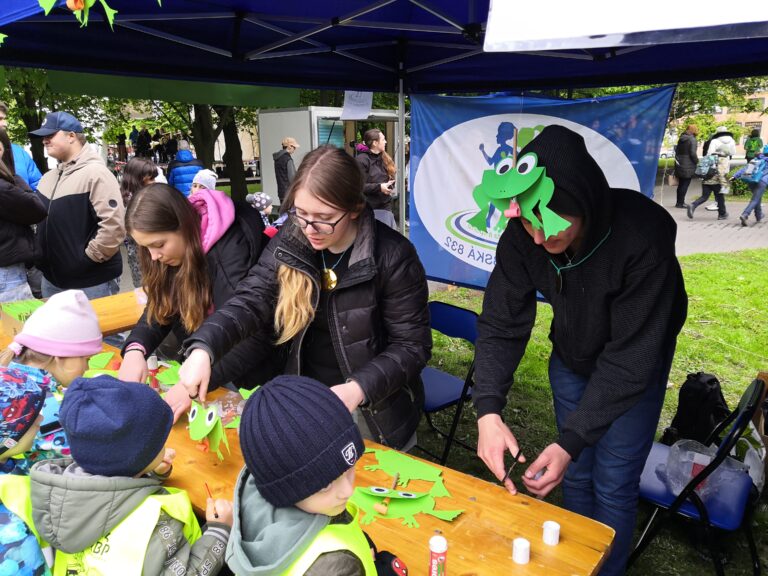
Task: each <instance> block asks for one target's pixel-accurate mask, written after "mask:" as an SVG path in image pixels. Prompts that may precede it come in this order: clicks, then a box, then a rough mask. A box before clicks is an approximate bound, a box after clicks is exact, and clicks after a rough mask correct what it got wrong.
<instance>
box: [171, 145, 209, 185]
mask: <svg viewBox="0 0 768 576" xmlns="http://www.w3.org/2000/svg"><path fill="white" fill-rule="evenodd" d="M204 168H205V166H204V165H203V163H202V162H200V160H198V159H197V158H195V157H194V155H193V154H192V152H191V151H190V150H189V142H187V141H186V140H180V141H179V151H178V152H177V154H176V159H175V160H174V161H173V162H171V163H170V164H168V184H170V185H171V186H173V187H174V188H176V190H178V191H179V192H181V193H182V194H184V196H189V192H190V190H191V188H192V182H193V181H194V179H195V176H196V175H197V173H198V172H200V170H203V169H204Z"/></svg>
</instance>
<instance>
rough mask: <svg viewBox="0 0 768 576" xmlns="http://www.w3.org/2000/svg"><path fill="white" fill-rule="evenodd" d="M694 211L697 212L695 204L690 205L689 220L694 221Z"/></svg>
mask: <svg viewBox="0 0 768 576" xmlns="http://www.w3.org/2000/svg"><path fill="white" fill-rule="evenodd" d="M694 210H696V206H694V205H693V204H690V205H689V206H688V218H690V219H691V220H693V211H694Z"/></svg>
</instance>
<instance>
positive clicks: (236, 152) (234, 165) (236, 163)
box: [214, 106, 248, 201]
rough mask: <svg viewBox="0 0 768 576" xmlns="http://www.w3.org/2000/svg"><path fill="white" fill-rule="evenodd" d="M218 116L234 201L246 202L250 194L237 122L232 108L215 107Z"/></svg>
mask: <svg viewBox="0 0 768 576" xmlns="http://www.w3.org/2000/svg"><path fill="white" fill-rule="evenodd" d="M214 108H215V110H216V114H218V115H219V118H220V119H221V120H220V122H219V126H220V127H222V128H223V131H224V145H225V146H226V150H225V151H224V163H225V164H226V165H227V172H228V173H229V185H230V186H231V190H232V193H231V195H232V200H235V201H237V200H245V195H246V194H248V184H247V183H246V181H245V168H244V167H243V149H242V147H241V146H240V138H239V136H238V134H237V122H235V113H234V109H233V108H232V106H215V107H214Z"/></svg>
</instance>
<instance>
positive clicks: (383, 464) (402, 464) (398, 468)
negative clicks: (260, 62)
mask: <svg viewBox="0 0 768 576" xmlns="http://www.w3.org/2000/svg"><path fill="white" fill-rule="evenodd" d="M365 453H366V454H368V453H372V454H375V455H376V459H377V460H378V461H379V463H378V464H369V465H368V466H366V467H365V469H366V470H371V471H375V470H384V472H386V473H387V474H389V475H390V476H392V477H394V476H395V474H399V475H400V479H399V480H398V482H397V485H398V486H401V487H403V488H405V487H406V486H408V482H410V481H411V480H426V481H428V482H434V483H435V485H434V486H433V487H432V490H430V492H429V493H430V494H432V496H435V497H436V498H442V497H449V498H450V496H451V494H450V492H448V490H447V489H446V488H445V484H443V471H442V470H440V468H438V467H437V466H432V465H431V464H427V463H426V462H422V461H420V460H416V459H414V458H411V457H410V456H406V455H405V454H403V453H402V452H398V451H397V450H376V449H373V448H369V449H367V450H366V451H365Z"/></svg>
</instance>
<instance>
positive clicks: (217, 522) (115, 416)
mask: <svg viewBox="0 0 768 576" xmlns="http://www.w3.org/2000/svg"><path fill="white" fill-rule="evenodd" d="M60 420H61V424H62V426H63V427H64V431H65V432H66V434H67V438H68V439H69V444H70V449H71V451H72V457H73V458H60V459H56V460H48V461H44V462H38V463H37V464H35V465H34V466H33V467H32V471H31V481H32V515H33V518H34V522H35V526H37V527H38V529H39V531H40V535H41V537H42V538H44V539H45V540H47V541H49V542H55V547H56V557H55V560H54V566H55V567H56V568H57V570H58V569H60V566H61V565H63V570H62V571H61V573H62V574H63V573H65V572H66V574H78V575H80V574H82V575H85V574H91V573H98V574H121V575H122V574H125V575H126V576H127V575H133V574H135V575H137V576H139V575H143V576H160V575H161V574H162V575H164V574H206V575H215V574H218V572H219V571H220V570H221V568H222V566H223V565H224V551H225V549H226V545H227V540H228V538H229V531H230V528H231V525H232V503H231V502H228V501H227V500H216V501H215V502H214V500H213V499H209V500H208V506H207V510H206V515H205V516H206V519H207V520H208V524H206V526H205V530H204V531H203V532H202V533H201V530H200V526H199V524H198V522H197V519H196V518H195V515H194V512H193V510H192V505H191V503H190V501H189V496H188V495H187V493H186V492H184V491H183V490H178V489H174V488H166V487H164V486H163V484H162V481H163V479H165V478H167V477H168V475H169V474H170V472H171V460H172V459H173V455H174V454H173V451H172V450H167V449H166V448H165V442H166V440H167V438H168V434H169V433H170V431H171V426H172V425H173V412H172V411H171V409H170V407H169V406H168V404H166V403H165V402H164V401H163V399H162V398H160V396H158V394H157V393H156V392H155V391H154V390H152V389H150V388H149V387H148V386H146V385H144V384H139V383H133V382H122V381H120V380H116V379H115V378H112V377H110V376H101V377H97V378H92V379H85V378H78V379H76V380H75V381H74V382H72V384H71V385H70V386H69V388H68V389H67V393H66V394H65V396H64V401H63V402H62V405H61V412H60ZM217 514H218V516H216V515H217Z"/></svg>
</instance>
